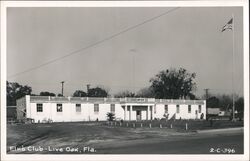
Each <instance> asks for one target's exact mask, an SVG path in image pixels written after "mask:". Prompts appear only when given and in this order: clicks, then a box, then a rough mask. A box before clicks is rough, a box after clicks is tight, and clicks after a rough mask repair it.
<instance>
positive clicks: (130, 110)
mask: <svg viewBox="0 0 250 161" xmlns="http://www.w3.org/2000/svg"><path fill="white" fill-rule="evenodd" d="M132 107H133V106H132V105H131V106H129V121H131V114H132Z"/></svg>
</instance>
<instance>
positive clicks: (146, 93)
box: [136, 87, 155, 98]
mask: <svg viewBox="0 0 250 161" xmlns="http://www.w3.org/2000/svg"><path fill="white" fill-rule="evenodd" d="M136 96H137V97H144V98H152V97H155V96H154V90H153V89H152V87H146V88H142V89H140V90H139V91H138V92H137V95H136Z"/></svg>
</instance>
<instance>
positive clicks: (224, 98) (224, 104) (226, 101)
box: [217, 95, 233, 111]
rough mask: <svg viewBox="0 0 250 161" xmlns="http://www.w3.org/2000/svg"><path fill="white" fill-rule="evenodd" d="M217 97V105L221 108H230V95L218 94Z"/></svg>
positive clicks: (226, 109)
mask: <svg viewBox="0 0 250 161" xmlns="http://www.w3.org/2000/svg"><path fill="white" fill-rule="evenodd" d="M217 98H218V99H219V100H220V101H219V106H220V108H221V110H225V111H228V110H229V109H232V107H233V100H232V96H230V95H218V96H217Z"/></svg>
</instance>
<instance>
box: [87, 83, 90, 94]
mask: <svg viewBox="0 0 250 161" xmlns="http://www.w3.org/2000/svg"><path fill="white" fill-rule="evenodd" d="M89 89H90V84H87V96H89Z"/></svg>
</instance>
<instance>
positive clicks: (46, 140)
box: [7, 122, 197, 154]
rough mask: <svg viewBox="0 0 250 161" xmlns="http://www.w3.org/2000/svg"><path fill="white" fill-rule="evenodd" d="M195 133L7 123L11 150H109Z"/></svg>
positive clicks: (105, 126) (192, 136) (52, 152)
mask: <svg viewBox="0 0 250 161" xmlns="http://www.w3.org/2000/svg"><path fill="white" fill-rule="evenodd" d="M194 137H197V133H196V132H194V131H185V130H182V131H180V130H179V129H174V128H173V129H170V128H166V127H165V128H164V127H163V128H159V127H158V128H157V127H153V128H148V127H144V128H129V127H128V128H125V127H118V126H107V125H104V124H103V123H81V122H78V123H51V124H20V125H17V124H14V125H8V126H7V152H8V153H10V154H12V153H15V154H24V153H31V154H33V153H36V154H37V153H41V154H43V153H45V154H58V153H62V154H68V153H73V154H83V153H87V154H96V153H97V154H98V153H102V154H105V153H108V152H110V151H109V150H104V149H112V148H113V149H114V148H116V147H117V148H121V147H129V146H134V145H140V144H145V143H147V144H150V143H157V142H158V143H160V142H162V141H168V140H171V141H174V140H183V139H184V140H185V139H186V138H194ZM39 148H40V149H41V148H42V150H39ZM60 150H61V151H60Z"/></svg>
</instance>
